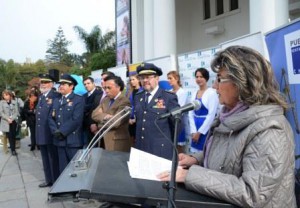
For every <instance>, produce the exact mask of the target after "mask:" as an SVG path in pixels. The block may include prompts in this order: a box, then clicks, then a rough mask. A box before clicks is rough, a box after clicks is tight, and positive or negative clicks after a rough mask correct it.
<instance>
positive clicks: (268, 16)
mask: <svg viewBox="0 0 300 208" xmlns="http://www.w3.org/2000/svg"><path fill="white" fill-rule="evenodd" d="M249 9H250V12H249V13H250V33H255V32H259V31H261V32H263V33H264V32H268V31H270V30H273V29H274V28H276V27H279V26H281V25H283V24H285V23H288V18H289V16H288V12H289V7H288V1H287V0H249Z"/></svg>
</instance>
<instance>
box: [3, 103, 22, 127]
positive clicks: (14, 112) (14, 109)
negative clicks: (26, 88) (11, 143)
mask: <svg viewBox="0 0 300 208" xmlns="http://www.w3.org/2000/svg"><path fill="white" fill-rule="evenodd" d="M19 115H20V114H19V108H18V105H17V103H16V101H15V100H11V107H10V106H9V105H8V103H7V102H6V101H5V100H1V101H0V118H1V122H0V131H2V132H9V123H8V119H9V118H10V117H11V119H12V120H14V121H17V120H18V117H19Z"/></svg>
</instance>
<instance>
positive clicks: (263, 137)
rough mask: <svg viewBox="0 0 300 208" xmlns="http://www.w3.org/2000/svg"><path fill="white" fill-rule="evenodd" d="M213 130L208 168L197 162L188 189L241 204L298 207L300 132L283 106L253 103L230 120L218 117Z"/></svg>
mask: <svg viewBox="0 0 300 208" xmlns="http://www.w3.org/2000/svg"><path fill="white" fill-rule="evenodd" d="M211 133H213V137H212V138H211V139H212V143H211V148H210V151H209V154H208V161H207V162H208V163H207V166H208V169H206V168H203V167H201V166H196V165H194V166H192V167H191V168H190V169H189V171H188V175H187V177H186V180H185V185H186V187H187V188H188V189H190V190H193V191H196V192H199V193H202V194H205V195H209V196H213V197H216V198H219V199H222V200H225V201H228V202H230V203H233V204H235V205H238V206H241V207H278V208H282V207H289V208H291V207H296V204H295V195H294V184H295V181H294V177H295V176H294V158H295V156H294V136H293V132H292V130H291V127H290V125H289V123H288V121H287V120H286V118H285V117H284V115H283V110H282V108H281V107H279V106H277V105H261V106H251V107H250V108H249V109H247V110H245V111H243V112H240V113H237V114H234V115H232V116H230V117H228V118H226V119H225V121H224V123H221V124H220V122H219V120H218V119H216V120H215V121H214V123H213V126H212V131H211ZM198 159H199V161H200V163H202V162H203V158H202V159H201V158H200V157H198Z"/></svg>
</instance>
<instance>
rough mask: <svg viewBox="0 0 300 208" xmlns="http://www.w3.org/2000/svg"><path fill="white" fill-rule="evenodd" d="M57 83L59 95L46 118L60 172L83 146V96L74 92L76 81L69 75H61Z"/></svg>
mask: <svg viewBox="0 0 300 208" xmlns="http://www.w3.org/2000/svg"><path fill="white" fill-rule="evenodd" d="M59 84H60V86H59V91H60V93H61V97H60V98H59V99H55V100H54V102H53V106H52V109H51V112H50V114H49V116H48V119H49V126H50V129H51V133H52V135H53V141H54V145H55V146H56V147H57V151H58V159H59V172H60V173H62V171H63V170H64V169H65V167H66V166H67V165H68V163H69V162H70V161H71V160H72V158H73V157H74V155H75V154H76V153H77V151H78V150H79V149H81V148H82V146H83V141H82V119H83V114H84V105H85V102H84V98H83V97H81V96H80V95H76V94H74V92H73V90H74V88H75V86H76V85H77V81H76V80H75V79H74V78H73V77H72V76H71V75H69V74H64V75H62V76H61V78H60V80H59Z"/></svg>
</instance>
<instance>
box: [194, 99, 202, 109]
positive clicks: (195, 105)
mask: <svg viewBox="0 0 300 208" xmlns="http://www.w3.org/2000/svg"><path fill="white" fill-rule="evenodd" d="M193 105H194V110H199V109H200V108H201V103H200V101H199V100H194V101H193Z"/></svg>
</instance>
